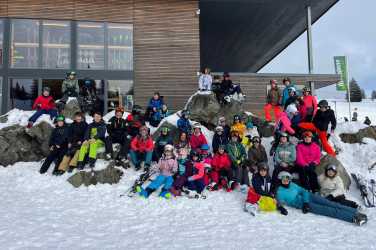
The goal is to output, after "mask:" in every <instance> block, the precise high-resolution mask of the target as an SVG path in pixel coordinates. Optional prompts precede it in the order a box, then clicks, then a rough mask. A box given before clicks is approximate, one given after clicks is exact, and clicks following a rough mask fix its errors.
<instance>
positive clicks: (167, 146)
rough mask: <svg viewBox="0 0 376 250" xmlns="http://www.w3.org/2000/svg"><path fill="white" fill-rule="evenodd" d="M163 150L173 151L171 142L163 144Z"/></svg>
mask: <svg viewBox="0 0 376 250" xmlns="http://www.w3.org/2000/svg"><path fill="white" fill-rule="evenodd" d="M164 151H165V152H166V151H170V152H173V151H174V146H172V145H171V144H167V145H166V146H164Z"/></svg>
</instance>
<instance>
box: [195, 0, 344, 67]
mask: <svg viewBox="0 0 376 250" xmlns="http://www.w3.org/2000/svg"><path fill="white" fill-rule="evenodd" d="M337 2H338V0H201V1H200V36H201V41H200V43H201V45H200V46H201V65H202V66H203V67H204V66H207V67H209V68H211V69H212V70H213V71H218V72H219V71H222V72H223V71H230V72H257V71H258V70H260V69H261V68H262V67H263V66H265V65H266V64H267V63H268V62H270V61H271V60H272V59H273V58H274V57H276V56H277V55H278V54H279V53H280V52H282V51H283V50H284V49H285V48H286V47H287V46H288V45H289V44H291V43H292V42H293V41H294V40H295V39H297V38H298V37H299V36H300V35H301V34H302V33H303V32H304V31H305V29H306V6H307V5H308V4H310V5H311V7H312V20H313V22H316V21H317V20H318V19H319V18H320V17H321V16H322V15H323V14H325V13H326V11H328V10H329V9H330V8H331V7H332V6H333V5H334V4H336V3H337ZM313 39H315V37H314V34H313ZM313 41H314V40H313ZM297 56H301V57H302V60H306V59H305V58H306V55H297Z"/></svg>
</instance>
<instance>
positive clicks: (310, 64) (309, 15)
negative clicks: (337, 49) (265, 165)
mask: <svg viewBox="0 0 376 250" xmlns="http://www.w3.org/2000/svg"><path fill="white" fill-rule="evenodd" d="M306 10H307V13H306V14H307V48H308V73H309V74H313V50H312V13H311V6H310V5H308V6H307V9H306ZM309 87H310V89H311V93H312V95H315V83H314V82H313V81H309Z"/></svg>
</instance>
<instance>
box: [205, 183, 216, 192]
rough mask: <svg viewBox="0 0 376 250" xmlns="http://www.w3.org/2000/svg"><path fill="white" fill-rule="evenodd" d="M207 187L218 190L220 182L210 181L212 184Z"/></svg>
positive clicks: (210, 189)
mask: <svg viewBox="0 0 376 250" xmlns="http://www.w3.org/2000/svg"><path fill="white" fill-rule="evenodd" d="M207 189H208V190H209V191H216V190H218V184H217V183H215V182H212V183H210V184H209V185H208V187H207Z"/></svg>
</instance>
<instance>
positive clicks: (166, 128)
mask: <svg viewBox="0 0 376 250" xmlns="http://www.w3.org/2000/svg"><path fill="white" fill-rule="evenodd" d="M169 131H170V129H169V128H168V127H162V128H161V133H162V134H168V132H169Z"/></svg>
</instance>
